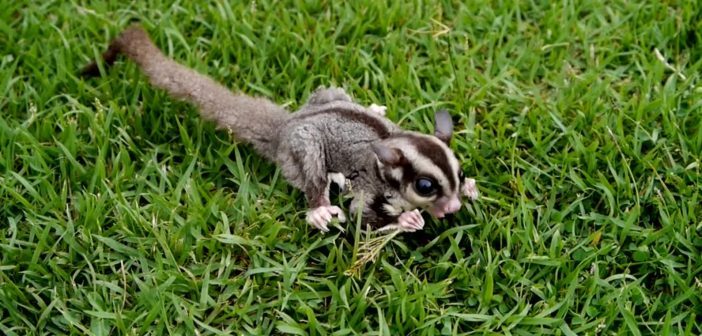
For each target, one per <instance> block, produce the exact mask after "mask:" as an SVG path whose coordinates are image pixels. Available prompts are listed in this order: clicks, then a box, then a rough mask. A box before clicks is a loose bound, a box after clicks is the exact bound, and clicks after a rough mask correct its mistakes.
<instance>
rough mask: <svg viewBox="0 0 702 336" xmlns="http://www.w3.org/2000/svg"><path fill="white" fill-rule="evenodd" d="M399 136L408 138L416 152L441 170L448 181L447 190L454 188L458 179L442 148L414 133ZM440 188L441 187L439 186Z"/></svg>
mask: <svg viewBox="0 0 702 336" xmlns="http://www.w3.org/2000/svg"><path fill="white" fill-rule="evenodd" d="M400 137H406V138H409V139H410V141H408V142H409V143H411V144H412V145H414V147H415V148H416V149H417V152H418V153H419V154H420V155H422V156H424V157H426V158H427V159H429V160H430V161H431V162H433V163H434V164H435V165H436V166H437V167H439V169H440V170H441V172H442V173H443V174H444V175H445V176H446V179H447V180H448V183H449V190H455V189H456V186H458V181H457V179H456V174H455V172H454V171H453V168H451V163H450V162H449V158H448V157H446V151H444V148H443V147H441V146H440V145H438V144H437V143H435V142H434V141H431V140H430V139H428V138H425V137H421V136H418V135H415V134H409V133H405V134H402V135H400ZM440 189H441V188H440Z"/></svg>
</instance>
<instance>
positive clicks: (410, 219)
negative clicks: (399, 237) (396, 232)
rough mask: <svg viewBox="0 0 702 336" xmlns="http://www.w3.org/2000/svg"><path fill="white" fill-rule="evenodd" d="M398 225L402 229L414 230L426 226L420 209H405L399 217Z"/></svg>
mask: <svg viewBox="0 0 702 336" xmlns="http://www.w3.org/2000/svg"><path fill="white" fill-rule="evenodd" d="M397 226H398V227H399V229H400V230H402V231H406V232H414V231H417V230H421V229H423V228H424V218H422V214H421V213H420V212H419V210H417V209H415V210H412V211H405V212H403V213H401V214H400V217H398V218H397Z"/></svg>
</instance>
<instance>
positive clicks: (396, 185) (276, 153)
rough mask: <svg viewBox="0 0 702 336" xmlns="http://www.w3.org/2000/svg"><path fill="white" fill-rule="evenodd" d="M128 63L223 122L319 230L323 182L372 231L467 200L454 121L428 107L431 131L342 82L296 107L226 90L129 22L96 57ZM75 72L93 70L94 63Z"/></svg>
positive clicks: (332, 210)
mask: <svg viewBox="0 0 702 336" xmlns="http://www.w3.org/2000/svg"><path fill="white" fill-rule="evenodd" d="M120 54H123V55H126V56H127V57H128V58H129V59H131V60H132V61H134V62H136V64H137V65H138V66H139V68H140V69H141V71H142V72H143V73H144V74H145V75H146V76H147V77H148V79H149V81H150V82H151V84H152V85H154V86H156V87H158V88H160V89H162V90H165V91H166V92H168V93H169V94H170V95H171V96H172V97H174V98H177V99H181V100H184V101H187V102H190V103H192V104H194V105H195V106H196V107H197V108H198V111H199V113H200V114H201V116H202V117H203V118H204V119H207V120H211V121H214V122H215V123H216V124H217V126H218V127H220V128H225V129H228V130H229V131H230V132H232V133H233V134H234V136H235V137H236V138H237V139H239V140H241V141H243V142H246V143H249V144H251V145H252V146H253V148H254V149H255V150H256V151H257V152H258V153H259V154H260V155H262V156H263V157H264V158H266V159H268V160H270V161H272V162H274V163H276V164H277V165H278V167H279V168H280V170H281V172H282V175H283V176H284V177H285V179H286V180H287V181H288V182H289V183H290V184H292V185H293V186H294V187H296V188H298V189H300V190H302V191H303V192H304V194H305V197H306V199H307V202H308V205H309V209H308V210H307V213H306V220H307V222H308V223H309V224H311V225H312V226H314V227H315V228H317V229H319V230H321V231H322V232H326V231H328V230H329V229H328V227H327V225H328V224H329V223H330V221H331V220H332V218H333V217H336V218H337V219H338V220H339V221H340V222H343V221H345V219H346V216H345V214H344V212H343V211H342V210H341V208H339V207H338V206H335V205H332V204H331V202H330V198H329V186H330V183H332V182H333V183H335V184H337V185H339V186H342V187H344V188H343V190H345V192H350V193H352V197H353V200H352V201H351V205H350V212H351V213H352V214H358V212H359V211H360V212H361V215H362V221H363V222H364V223H365V224H368V225H370V226H371V227H373V228H375V229H380V230H387V229H400V230H403V231H416V230H421V229H422V228H423V227H424V219H423V218H422V216H421V214H420V212H419V209H424V210H427V211H428V212H429V213H431V214H432V215H433V216H435V217H437V218H442V217H444V216H445V215H446V214H449V213H454V212H456V211H458V210H459V209H460V208H461V198H462V197H467V198H470V199H473V200H474V199H476V198H477V197H478V189H477V187H476V183H475V180H473V179H470V178H466V177H464V176H463V173H462V171H461V167H460V164H459V162H458V160H457V159H456V157H455V155H454V153H453V152H452V151H451V149H450V148H449V146H448V144H449V141H450V139H451V136H452V133H453V122H452V120H451V116H450V115H449V113H448V112H446V111H444V110H442V111H439V112H437V113H435V116H434V117H435V133H434V134H433V135H428V134H422V133H418V132H413V131H407V130H403V129H401V128H400V127H399V126H397V125H396V124H394V123H393V122H392V121H390V120H389V119H388V118H386V117H385V108H384V107H383V106H378V105H375V104H373V105H371V106H369V107H366V106H362V105H360V104H358V103H355V102H353V101H352V99H351V97H349V95H348V94H346V92H345V91H344V90H343V89H341V88H334V87H331V88H320V89H317V90H316V91H315V92H313V93H312V95H311V96H310V98H309V99H308V101H307V102H306V103H305V104H304V105H303V106H302V107H301V108H300V109H299V110H298V111H296V112H295V113H289V112H288V111H287V110H286V109H285V108H283V107H281V106H279V105H277V104H275V103H274V102H272V101H270V100H268V99H265V98H259V97H251V96H248V95H245V94H241V93H235V92H232V91H230V90H228V89H227V88H225V87H224V86H222V85H220V84H218V83H217V82H215V81H214V80H213V79H211V78H210V77H208V76H206V75H203V74H200V73H198V72H196V71H194V70H192V69H189V68H187V67H185V66H183V65H181V64H179V63H177V62H175V61H174V60H172V59H170V58H168V57H167V56H165V55H164V54H163V53H162V52H161V51H160V50H159V48H158V47H156V45H154V43H153V42H152V40H151V39H150V38H149V35H148V34H147V33H146V32H145V31H144V30H143V29H142V28H141V27H140V26H139V25H132V26H130V27H129V28H128V29H126V30H125V31H124V32H122V33H121V34H120V35H119V36H118V37H117V38H115V39H114V40H113V41H112V43H111V44H110V46H109V48H108V50H107V51H106V52H105V53H104V54H103V58H104V64H106V65H107V66H109V65H111V64H112V63H114V61H115V59H116V58H117V56H118V55H120ZM82 74H84V75H87V76H91V75H92V76H94V75H99V71H98V67H97V63H91V64H89V65H88V66H86V67H85V68H84V69H83V71H82Z"/></svg>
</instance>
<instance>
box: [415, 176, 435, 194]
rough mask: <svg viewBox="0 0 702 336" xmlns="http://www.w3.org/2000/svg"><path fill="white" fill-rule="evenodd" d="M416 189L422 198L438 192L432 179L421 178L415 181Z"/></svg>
mask: <svg viewBox="0 0 702 336" xmlns="http://www.w3.org/2000/svg"><path fill="white" fill-rule="evenodd" d="M414 189H415V190H417V193H418V194H419V195H421V196H429V195H431V194H433V193H435V192H436V182H435V181H434V180H432V179H430V178H426V177H420V178H418V179H416V180H415V181H414Z"/></svg>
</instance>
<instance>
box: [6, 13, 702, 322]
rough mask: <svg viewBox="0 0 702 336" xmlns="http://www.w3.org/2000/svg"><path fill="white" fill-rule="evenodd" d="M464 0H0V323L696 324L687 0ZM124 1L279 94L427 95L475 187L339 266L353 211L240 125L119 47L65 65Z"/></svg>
mask: <svg viewBox="0 0 702 336" xmlns="http://www.w3.org/2000/svg"><path fill="white" fill-rule="evenodd" d="M466 2H467V3H468V4H461V3H460V2H458V1H454V2H452V1H426V2H423V1H413V2H407V4H402V3H403V2H400V1H397V2H393V4H392V5H388V4H384V3H382V2H380V1H363V2H353V4H352V2H349V3H346V4H344V3H342V2H336V1H335V2H333V3H332V2H329V1H324V2H320V3H317V2H315V1H284V2H283V3H277V4H270V3H267V2H262V1H256V2H250V1H245V2H238V1H232V4H223V3H221V2H213V3H210V4H207V5H205V4H192V3H191V2H174V3H171V2H165V1H155V2H152V3H151V4H150V5H146V3H147V2H135V1H134V2H131V3H125V4H121V2H117V1H115V2H103V1H90V2H83V1H75V0H73V1H43V2H38V1H36V2H29V1H10V0H0V8H3V9H2V10H0V218H1V220H0V330H2V331H3V332H4V333H6V334H10V335H25V334H45V333H49V334H66V333H68V334H95V335H107V334H144V333H150V334H165V333H177V334H194V333H197V334H237V335H240V334H255V335H260V334H286V333H289V334H298V335H303V334H311V335H348V334H382V335H405V334H412V335H439V334H445V335H448V334H464V333H474V334H494V335H498V334H499V335H534V334H543V335H551V334H554V335H595V334H604V335H614V334H629V335H640V334H656V335H669V334H670V335H673V334H674V335H700V334H702V207H701V206H700V203H701V201H702V200H701V197H702V196H701V193H700V191H701V190H702V187H701V184H700V183H701V182H702V177H701V176H702V175H701V174H700V173H701V171H700V170H701V169H702V168H701V167H700V159H701V153H702V127H701V126H700V125H701V124H702V83H701V76H700V73H701V70H702V5H700V4H699V3H698V2H696V1H665V2H657V1H620V0H615V1H606V0H598V1H554V2H550V1H516V0H506V1H497V2H495V3H493V2H492V1H487V0H485V1H466ZM134 18H138V19H140V20H141V21H142V22H143V24H144V25H145V26H146V28H147V29H148V30H149V32H150V33H151V34H152V36H153V37H154V39H155V41H156V42H157V44H158V45H159V46H160V47H161V48H163V49H164V50H165V51H166V52H167V53H168V54H169V55H171V56H173V57H174V58H175V59H177V60H179V61H181V62H183V63H185V64H187V65H188V66H191V67H194V68H196V69H198V70H200V71H203V72H206V73H208V74H210V75H212V76H213V77H215V78H216V79H217V80H219V81H222V82H224V83H226V84H227V85H229V86H231V87H233V88H237V89H239V90H242V91H245V92H248V93H250V94H257V95H265V96H268V97H271V98H273V99H275V100H276V101H277V102H279V103H281V104H286V105H288V106H289V107H290V108H291V109H294V108H295V107H297V106H299V104H300V103H301V102H302V101H304V99H305V98H306V97H307V95H308V94H309V93H310V91H311V90H313V89H314V88H316V87H317V86H319V85H329V84H337V85H343V86H344V87H346V88H347V89H348V91H349V92H350V93H351V94H352V95H353V96H354V97H356V99H357V100H358V101H360V102H362V103H364V104H370V103H372V102H377V103H381V104H385V105H387V106H388V107H389V111H390V113H389V117H390V118H392V119H393V120H395V121H397V122H399V123H400V124H401V125H402V126H404V127H406V128H409V129H414V130H421V131H429V130H430V129H431V127H432V126H431V122H432V112H433V111H434V110H436V109H437V108H439V107H447V108H449V109H450V110H451V111H452V113H453V114H454V116H455V117H456V120H457V121H459V120H460V126H459V131H458V133H457V134H456V137H455V139H454V141H453V144H452V146H453V148H454V149H455V150H456V152H457V153H458V155H459V156H460V157H461V158H463V159H464V161H463V162H464V168H465V170H466V173H467V174H468V175H471V176H474V177H475V178H476V179H477V180H478V183H479V186H480V188H481V192H482V194H483V196H484V197H483V198H482V199H481V200H480V201H479V202H477V203H475V204H472V205H469V206H467V207H466V208H464V209H463V210H462V211H461V212H460V213H459V214H457V215H456V216H455V217H454V218H453V219H452V220H444V221H436V220H430V221H429V222H428V225H427V228H426V230H425V231H424V232H421V233H418V234H403V235H400V236H398V237H397V238H396V239H394V240H393V241H391V242H390V243H389V244H388V245H387V246H386V247H385V248H384V249H383V250H382V252H381V253H380V255H379V257H378V260H377V261H376V262H375V263H373V264H367V265H366V266H365V268H363V270H362V271H361V272H360V276H359V277H349V276H346V275H345V274H344V272H345V271H346V270H347V269H348V268H349V267H350V266H351V265H352V264H353V262H354V260H356V258H357V257H358V256H357V253H356V252H358V249H359V244H358V240H357V239H356V238H357V237H358V235H357V234H358V232H356V230H355V227H354V226H353V225H351V226H350V227H349V229H350V230H349V231H347V232H348V233H347V234H346V235H342V234H339V233H338V231H333V234H328V235H326V236H325V235H321V234H319V233H318V232H316V231H315V230H313V229H312V228H311V227H309V226H308V225H306V224H305V223H304V220H303V216H302V215H303V213H304V210H305V203H304V201H303V200H302V194H301V193H300V192H298V191H295V190H293V188H291V187H290V186H289V185H287V184H286V182H285V181H284V180H283V179H282V177H281V176H280V174H279V172H278V171H277V170H276V168H275V167H274V166H273V165H271V164H269V163H266V162H264V161H262V160H261V158H260V157H258V156H257V155H255V154H254V153H253V152H252V150H251V149H250V148H249V147H247V146H243V145H238V144H236V143H235V142H234V141H232V139H230V138H229V136H228V135H227V134H226V133H224V132H219V131H216V130H215V129H214V126H213V125H211V124H209V123H206V122H203V121H201V120H200V119H198V116H197V112H196V111H195V110H194V109H193V108H192V107H190V106H188V105H186V104H184V103H179V102H175V101H173V100H171V99H169V98H168V97H167V96H166V95H165V94H164V93H163V92H160V91H158V90H154V89H153V88H151V87H150V86H149V85H148V84H147V82H146V80H145V78H144V77H143V76H142V75H140V74H139V72H138V71H137V69H136V67H135V66H134V65H133V64H131V63H128V62H119V63H118V64H116V66H115V67H114V68H112V69H111V70H110V71H109V72H108V73H107V75H106V76H105V77H102V78H98V79H90V80H83V79H80V78H78V77H77V76H76V72H77V70H78V69H79V68H80V67H81V66H83V65H85V64H86V63H87V62H89V61H90V60H93V59H95V58H96V56H97V55H98V54H99V52H101V51H102V50H103V49H104V48H105V47H106V45H107V43H108V41H109V40H110V39H111V38H112V37H114V36H115V35H116V34H117V33H118V32H119V31H120V30H121V29H123V28H124V27H126V26H127V24H128V22H129V21H130V20H131V19H134ZM427 219H429V218H428V217H427Z"/></svg>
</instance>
